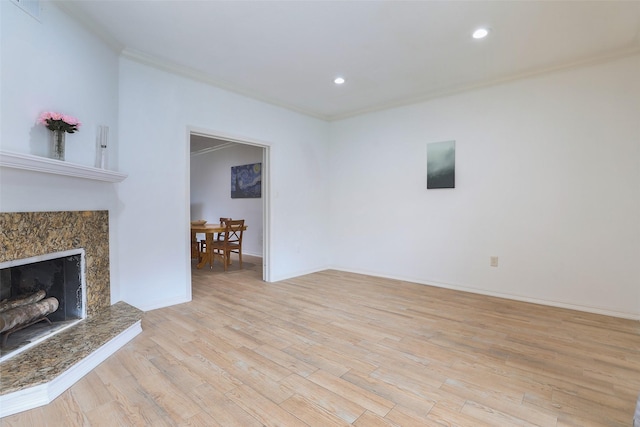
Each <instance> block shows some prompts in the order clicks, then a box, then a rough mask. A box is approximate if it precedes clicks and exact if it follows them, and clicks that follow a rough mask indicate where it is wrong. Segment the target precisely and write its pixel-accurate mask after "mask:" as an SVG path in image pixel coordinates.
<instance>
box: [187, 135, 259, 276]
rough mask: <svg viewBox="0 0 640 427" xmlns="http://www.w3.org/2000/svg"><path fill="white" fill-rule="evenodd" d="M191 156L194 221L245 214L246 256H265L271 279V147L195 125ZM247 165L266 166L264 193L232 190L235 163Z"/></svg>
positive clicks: (213, 220)
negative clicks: (245, 194) (244, 194)
mask: <svg viewBox="0 0 640 427" xmlns="http://www.w3.org/2000/svg"><path fill="white" fill-rule="evenodd" d="M189 159H190V161H189V168H188V170H189V180H190V187H189V210H190V219H191V221H197V220H206V221H207V222H208V223H218V221H219V218H222V217H224V218H234V219H245V224H246V225H247V230H246V231H245V234H244V237H243V243H242V246H243V259H244V258H245V257H253V258H255V257H260V258H261V265H262V280H264V281H267V282H268V281H269V271H270V268H269V259H270V257H269V250H268V248H269V235H270V233H269V223H270V222H269V215H268V213H269V146H268V145H266V144H263V143H260V142H256V141H249V140H246V139H241V138H235V137H229V136H227V135H220V134H216V133H215V132H206V131H204V132H203V131H201V130H198V131H196V130H190V131H189ZM247 165H251V166H252V167H253V168H254V169H255V170H259V171H260V174H259V178H260V180H261V182H260V191H261V194H260V197H257V196H256V195H255V194H253V196H252V197H238V194H237V192H234V193H233V194H232V185H231V176H232V168H238V167H243V166H247ZM234 172H235V170H234ZM214 267H215V266H214ZM207 268H208V267H207Z"/></svg>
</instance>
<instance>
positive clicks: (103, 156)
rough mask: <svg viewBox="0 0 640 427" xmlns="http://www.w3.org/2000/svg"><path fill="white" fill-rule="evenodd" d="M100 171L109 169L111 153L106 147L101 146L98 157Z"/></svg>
mask: <svg viewBox="0 0 640 427" xmlns="http://www.w3.org/2000/svg"><path fill="white" fill-rule="evenodd" d="M97 166H98V167H99V168H100V169H109V152H108V151H107V146H106V145H101V146H100V152H99V155H98V164H97Z"/></svg>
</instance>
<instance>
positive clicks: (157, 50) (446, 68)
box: [59, 0, 640, 120]
mask: <svg viewBox="0 0 640 427" xmlns="http://www.w3.org/2000/svg"><path fill="white" fill-rule="evenodd" d="M59 3H60V4H61V5H62V6H63V8H64V9H65V10H67V11H68V12H69V13H71V14H72V15H75V16H76V17H77V18H79V19H81V20H82V21H84V22H86V23H87V24H88V27H90V28H92V29H94V30H95V31H96V32H98V33H100V34H101V35H102V36H103V37H105V38H106V39H107V40H108V41H110V43H111V44H112V45H114V46H115V47H117V48H118V49H122V52H123V55H124V56H127V57H130V58H135V59H138V60H142V61H145V62H148V63H151V64H154V65H156V66H160V67H163V68H167V69H171V70H173V71H177V72H181V73H184V74H187V75H190V76H192V77H195V78H198V79H200V80H204V81H207V82H210V83H213V84H215V85H217V86H219V87H222V88H225V89H230V90H233V91H235V92H239V93H242V94H245V95H249V96H251V97H254V98H257V99H261V100H264V101H267V102H271V103H274V104H277V105H281V106H284V107H287V108H290V109H293V110H296V111H300V112H303V113H306V114H310V115H313V116H316V117H320V118H323V119H327V120H333V119H339V118H343V117H348V116H351V115H354V114H358V113H362V112H366V111H373V110H377V109H382V108H388V107H392V106H397V105H403V104H407V103H411V102H417V101H421V100H425V99H428V98H431V97H434V96H439V95H443V94H449V93H454V92H458V91H461V90H468V89H471V88H474V87H481V86H485V85H488V84H493V83H497V82H500V81H505V80H510V79H513V78H519V77H523V76H527V75H531V74H535V73H538V72H544V71H548V70H553V69H558V68H564V67H568V66H574V65H580V64H584V63H590V62H593V61H599V60H602V59H604V58H610V57H615V56H620V55H627V54H631V53H637V52H640V1H626V2H621V1H598V2H586V1H510V2H506V1H501V2H486V1H411V2H405V1H326V0H325V1H302V0H300V1H291V0H290V1H264V0H263V1H212V0H209V1H203V0H200V1H186V0H181V1H177V0H174V1H153V0H142V1H133V0H130V1H118V0H90V1H88V0H84V1H80V0H69V1H62V2H59ZM479 26H488V27H490V28H491V33H490V35H489V37H487V38H486V39H484V40H474V39H472V38H471V32H472V31H473V30H474V29H475V28H477V27H479ZM337 75H342V76H344V77H345V78H346V79H347V82H346V84H344V85H342V86H336V85H334V84H333V82H332V81H333V78H334V77H335V76H337Z"/></svg>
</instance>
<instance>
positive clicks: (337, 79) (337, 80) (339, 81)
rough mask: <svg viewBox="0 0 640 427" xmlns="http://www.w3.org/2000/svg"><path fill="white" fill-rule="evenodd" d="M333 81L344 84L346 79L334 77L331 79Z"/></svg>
mask: <svg viewBox="0 0 640 427" xmlns="http://www.w3.org/2000/svg"><path fill="white" fill-rule="evenodd" d="M333 82H334V83H335V84H337V85H341V84H344V82H346V80H345V79H344V77H336V78H335V79H333Z"/></svg>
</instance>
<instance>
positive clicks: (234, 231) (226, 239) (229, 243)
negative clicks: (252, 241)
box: [212, 219, 244, 271]
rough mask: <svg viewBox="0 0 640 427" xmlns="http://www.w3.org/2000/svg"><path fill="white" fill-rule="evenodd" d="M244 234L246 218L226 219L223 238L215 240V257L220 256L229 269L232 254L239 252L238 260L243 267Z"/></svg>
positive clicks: (225, 266)
mask: <svg viewBox="0 0 640 427" xmlns="http://www.w3.org/2000/svg"><path fill="white" fill-rule="evenodd" d="M243 234H244V219H235V220H234V219H231V220H228V221H225V229H224V235H223V236H222V240H220V241H214V242H213V248H212V249H213V258H214V259H215V258H220V259H221V260H222V262H223V264H224V271H227V269H228V267H229V264H231V254H232V253H237V254H238V258H239V259H238V262H239V265H240V268H242V236H243Z"/></svg>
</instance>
